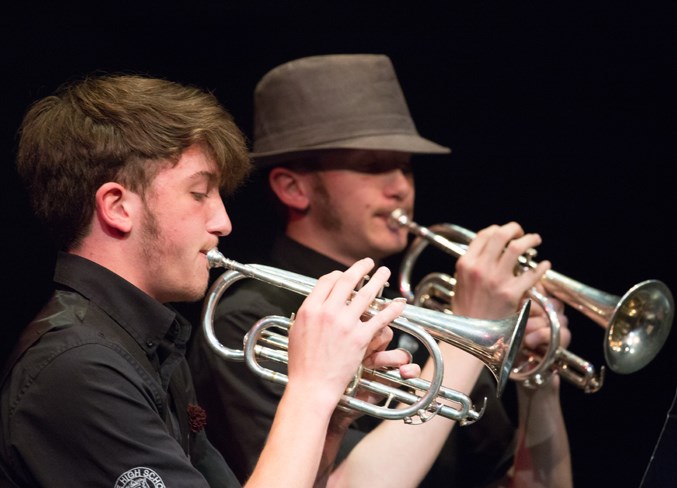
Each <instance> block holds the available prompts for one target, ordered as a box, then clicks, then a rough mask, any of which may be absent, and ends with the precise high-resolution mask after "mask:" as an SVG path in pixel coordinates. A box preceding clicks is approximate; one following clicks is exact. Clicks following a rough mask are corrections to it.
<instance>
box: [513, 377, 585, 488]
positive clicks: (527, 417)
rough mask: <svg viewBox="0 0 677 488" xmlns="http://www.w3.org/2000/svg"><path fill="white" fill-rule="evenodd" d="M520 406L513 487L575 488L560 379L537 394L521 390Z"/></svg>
mask: <svg viewBox="0 0 677 488" xmlns="http://www.w3.org/2000/svg"><path fill="white" fill-rule="evenodd" d="M518 402H519V417H520V422H519V425H520V427H519V431H518V446H517V452H516V455H515V465H514V472H513V483H512V486H514V487H520V488H521V487H527V488H537V487H538V488H545V487H547V488H551V487H562V488H567V487H571V486H572V485H573V480H572V473H571V455H570V451H569V440H568V437H567V432H566V426H565V424H564V418H563V415H562V409H561V406H560V402H559V378H552V379H551V380H550V383H548V384H547V385H544V386H543V387H541V388H538V389H535V390H531V389H527V388H524V387H521V386H520V387H518Z"/></svg>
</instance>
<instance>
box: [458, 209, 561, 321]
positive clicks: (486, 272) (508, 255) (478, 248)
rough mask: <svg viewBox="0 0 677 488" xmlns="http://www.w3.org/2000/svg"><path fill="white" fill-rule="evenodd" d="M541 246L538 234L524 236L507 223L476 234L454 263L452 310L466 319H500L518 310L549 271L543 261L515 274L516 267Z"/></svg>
mask: <svg viewBox="0 0 677 488" xmlns="http://www.w3.org/2000/svg"><path fill="white" fill-rule="evenodd" d="M540 243H541V237H540V236H539V235H538V234H525V233H524V230H523V229H522V227H521V226H520V225H519V224H517V223H515V222H510V223H508V224H505V225H500V226H499V225H492V226H489V227H487V228H486V229H483V230H481V231H480V232H478V233H477V237H476V238H475V239H473V240H472V241H471V242H470V244H469V245H468V249H467V251H466V252H465V254H464V255H463V256H461V257H460V258H459V259H458V261H457V263H456V273H455V276H456V280H457V283H456V287H455V288H454V297H453V303H452V309H453V311H454V313H456V314H460V315H464V316H466V317H477V318H483V319H499V318H501V317H505V316H506V315H508V314H511V313H514V312H515V310H517V309H518V307H519V305H520V303H521V302H522V299H523V298H524V297H525V296H526V294H527V292H528V291H529V290H530V289H531V288H532V287H533V286H534V285H535V284H536V283H537V282H538V281H539V280H540V279H541V277H542V276H543V274H544V273H545V272H546V271H547V270H548V269H550V263H549V262H548V261H542V262H541V263H539V264H538V265H537V266H535V267H534V268H530V269H529V270H528V271H526V272H523V273H519V274H515V265H516V263H517V262H518V260H519V258H520V257H521V256H523V255H524V254H525V253H526V252H527V251H529V250H532V251H530V252H534V251H533V248H535V247H536V246H538V245H539V244H540Z"/></svg>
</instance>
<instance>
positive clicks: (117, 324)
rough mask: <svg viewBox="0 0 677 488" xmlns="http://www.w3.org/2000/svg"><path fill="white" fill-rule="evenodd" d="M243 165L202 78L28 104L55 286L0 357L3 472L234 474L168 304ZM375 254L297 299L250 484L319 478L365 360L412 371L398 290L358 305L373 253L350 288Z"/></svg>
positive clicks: (193, 280)
mask: <svg viewBox="0 0 677 488" xmlns="http://www.w3.org/2000/svg"><path fill="white" fill-rule="evenodd" d="M249 165H250V163H249V158H248V155H247V151H246V148H245V144H244V138H243V137H242V135H241V133H240V131H239V129H238V128H237V127H236V125H235V124H234V123H233V121H232V119H231V117H230V115H229V114H228V113H227V112H226V111H225V109H224V108H223V107H221V105H220V104H219V103H218V101H217V100H216V98H215V97H214V96H213V95H211V94H210V93H207V92H203V91H201V90H199V89H196V88H193V87H188V86H183V85H179V84H176V83H172V82H169V81H165V80H161V79H155V78H148V77H141V76H130V75H121V76H101V77H94V76H92V77H87V78H85V79H83V80H79V81H77V82H73V83H71V84H69V85H66V86H64V87H62V88H61V89H60V90H58V91H57V92H56V93H54V94H53V95H52V96H48V97H45V98H43V99H41V100H39V101H37V102H36V103H35V104H34V105H33V106H32V107H31V108H30V110H29V111H28V112H27V114H26V116H25V118H24V121H23V124H22V126H21V131H20V139H19V146H18V156H17V168H18V171H19V174H20V175H21V176H22V178H23V179H24V181H25V182H26V184H27V185H28V186H29V188H30V190H31V193H30V196H31V200H32V204H33V206H34V208H35V212H36V214H37V216H38V217H40V218H41V219H42V220H43V222H44V223H45V224H46V226H47V228H48V229H49V230H50V231H51V232H52V236H53V238H54V240H55V243H56V245H57V247H58V248H59V249H62V252H60V253H59V255H58V258H57V262H56V270H55V273H54V288H55V289H54V293H53V295H52V296H51V297H50V299H49V300H48V302H47V304H46V305H45V307H44V309H43V310H42V311H41V312H40V313H39V314H38V315H37V317H36V318H35V319H34V320H33V321H32V322H31V323H30V324H28V325H27V326H26V328H25V330H24V332H23V334H22V337H21V339H20V340H19V341H18V343H17V344H16V348H15V349H14V352H13V355H12V356H11V358H10V361H9V364H7V366H6V368H5V370H4V371H3V376H2V389H1V396H0V399H1V402H0V413H1V420H2V430H0V441H1V442H0V468H2V469H1V470H0V485H2V486H21V487H58V488H60V487H64V486H69V487H87V488H93V487H102V488H104V487H105V488H110V487H116V488H130V487H133V486H153V487H161V486H171V487H175V488H176V487H186V488H197V487H208V486H209V487H237V486H240V483H239V482H238V481H237V479H236V478H235V476H234V475H233V473H232V471H231V470H230V468H229V466H228V464H227V463H226V462H224V459H223V457H222V456H221V455H220V454H219V453H218V452H217V451H216V450H215V449H214V448H213V446H212V445H211V444H210V442H209V441H208V439H207V437H206V435H205V432H204V424H205V418H204V417H205V416H204V411H203V410H202V409H201V407H200V406H199V404H198V403H197V401H196V398H195V392H194V389H193V385H192V382H191V376H190V371H189V369H188V366H187V363H186V360H185V349H186V344H187V342H188V339H189V337H190V335H191V326H190V324H189V323H188V322H187V320H185V319H183V318H182V317H181V316H180V315H178V314H177V313H176V311H175V309H174V308H173V307H171V306H168V305H166V304H167V303H168V302H180V301H194V300H199V299H201V298H202V297H203V295H204V292H205V289H206V287H207V284H208V278H209V268H208V260H207V256H206V254H207V253H208V251H209V250H210V249H211V248H213V247H214V246H216V245H217V244H218V242H219V238H220V237H222V236H226V235H228V234H229V233H230V231H231V223H230V219H229V217H228V214H227V213H226V209H225V207H224V204H223V201H222V200H221V191H224V192H226V193H227V192H229V191H232V190H234V189H235V188H236V187H237V185H238V184H239V183H240V181H241V180H242V178H243V177H244V176H245V174H246V173H247V171H248V169H249ZM373 265H374V263H373V261H372V260H371V259H369V258H364V259H361V260H359V261H357V262H356V263H355V264H354V265H353V266H352V267H350V268H349V269H348V270H346V271H345V272H339V271H334V272H331V273H328V274H326V275H325V276H323V277H322V278H321V279H320V280H319V281H318V283H317V286H315V288H314V289H313V290H312V292H310V294H309V295H308V297H307V298H306V299H305V300H304V303H303V305H302V306H301V308H300V309H299V311H298V314H297V317H296V321H295V323H294V326H293V328H292V330H291V331H290V337H289V349H290V351H289V383H288V386H287V389H286V390H285V392H284V394H283V395H282V398H281V399H280V404H279V408H278V410H277V413H276V415H275V419H274V420H273V423H272V427H271V429H270V434H269V437H268V440H267V442H266V443H265V447H264V446H261V447H262V453H261V455H260V457H259V459H258V462H257V466H256V469H254V470H253V472H252V473H251V477H250V479H249V480H248V482H247V486H248V487H255V486H260V487H265V488H269V487H271V486H285V487H308V488H309V487H311V486H313V485H314V484H315V483H317V484H320V485H321V484H324V482H325V481H326V478H325V477H322V476H320V477H319V478H318V472H319V473H321V474H324V473H325V472H326V471H327V470H326V469H325V468H323V467H322V466H323V463H325V464H326V463H331V455H332V453H333V452H334V451H335V450H334V449H333V445H334V443H336V442H338V441H340V437H338V436H337V434H336V432H335V431H336V428H335V427H334V425H335V424H338V425H342V424H343V423H344V422H345V419H344V417H345V416H344V415H343V414H342V413H340V412H338V411H336V405H337V403H338V402H339V399H340V398H341V395H342V394H343V392H344V390H345V387H346V384H348V383H349V382H350V380H351V379H352V377H353V375H354V374H355V371H356V370H357V369H358V367H359V366H360V364H361V363H362V362H363V361H365V362H366V363H367V365H369V366H370V367H380V366H395V367H398V366H402V368H400V370H401V372H402V373H403V374H405V375H407V376H409V375H411V374H414V375H416V374H417V373H418V371H417V368H416V367H415V366H413V367H412V366H411V365H408V364H407V361H408V359H409V358H408V356H407V355H406V354H404V353H402V352H400V351H384V350H383V349H384V347H385V345H386V344H387V343H388V342H389V340H390V338H391V337H392V335H391V334H392V333H391V331H390V329H389V327H388V326H387V325H388V324H389V323H390V322H391V321H392V320H393V319H395V318H396V317H397V316H398V314H399V313H400V311H401V310H402V304H398V303H392V304H391V305H389V306H387V307H386V308H384V309H383V310H382V311H380V312H379V313H377V314H376V315H375V316H373V317H372V318H370V319H369V320H366V321H365V320H363V319H362V315H363V313H364V311H365V310H366V309H367V307H368V306H369V305H370V304H371V303H372V301H373V300H374V298H375V296H376V294H377V291H378V290H379V288H380V287H381V286H382V285H383V284H384V282H385V280H386V279H387V278H388V276H389V271H388V270H387V269H385V268H379V269H378V270H377V271H376V272H375V273H374V278H373V281H372V282H370V283H367V284H366V285H365V286H364V287H362V288H361V289H360V290H359V291H358V292H357V293H354V292H353V290H354V288H355V286H356V284H357V283H358V282H359V281H360V280H361V279H362V277H363V276H364V274H365V273H368V272H370V271H371V270H372V268H373ZM347 300H349V303H347ZM306 402H309V403H311V404H312V405H313V415H312V416H310V417H309V416H307V415H305V414H304V412H303V408H304V407H305V405H306ZM207 422H208V421H207ZM245 436H246V435H245ZM323 452H324V453H325V454H324V457H323ZM328 456H329V457H328ZM257 457H258V456H257Z"/></svg>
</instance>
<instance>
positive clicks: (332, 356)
mask: <svg viewBox="0 0 677 488" xmlns="http://www.w3.org/2000/svg"><path fill="white" fill-rule="evenodd" d="M373 267H374V262H373V261H372V260H371V259H369V258H365V259H362V260H360V261H358V262H356V263H355V264H354V265H353V266H351V267H350V268H349V269H348V270H346V271H345V272H339V271H334V272H332V273H329V274H327V275H324V276H322V277H321V278H320V279H319V280H318V281H317V284H316V285H315V287H314V288H313V290H312V291H311V292H310V293H309V294H308V296H307V297H306V299H305V300H304V302H303V304H302V305H301V308H299V310H298V311H297V313H296V317H295V320H294V326H293V327H292V328H291V330H290V331H289V365H288V366H289V367H288V372H289V383H288V385H287V389H299V390H302V391H304V392H306V393H305V395H308V394H313V395H316V398H315V399H314V401H323V400H326V401H327V402H329V403H331V404H332V405H334V406H335V405H336V404H337V403H338V401H339V399H340V398H341V396H342V395H343V393H344V391H345V389H346V387H347V385H348V384H350V383H351V381H352V379H353V377H354V375H355V372H356V371H357V370H358V368H359V366H360V364H362V363H363V361H364V362H365V366H366V367H383V366H388V367H400V366H402V367H403V368H404V369H403V372H404V374H406V375H407V376H409V375H411V369H412V367H413V368H414V369H415V368H416V367H415V366H413V365H408V361H409V357H408V356H407V355H406V354H404V353H402V352H401V351H385V350H384V349H385V347H386V346H387V344H388V343H389V342H390V340H391V338H392V330H391V329H390V327H388V324H389V323H390V322H392V321H393V320H394V319H395V318H397V317H398V316H399V315H400V313H401V312H402V310H403V308H404V302H402V301H392V302H389V304H388V305H387V306H385V307H384V308H383V309H382V310H380V311H379V312H377V313H375V314H374V315H373V316H372V317H370V318H368V319H362V316H363V314H364V313H365V311H366V310H367V309H368V308H369V307H370V305H371V304H372V303H373V302H374V299H375V298H376V296H377V294H378V293H379V290H380V289H381V287H382V286H383V285H384V283H385V282H386V280H387V279H388V278H389V276H390V270H388V268H385V267H381V268H379V269H377V270H376V271H375V272H374V273H373V275H372V278H371V279H370V280H369V281H368V282H367V283H366V284H365V285H364V286H362V287H361V288H360V289H359V290H358V291H355V287H356V286H357V284H358V283H359V282H360V280H361V279H362V277H363V276H364V275H365V274H367V273H368V272H369V271H370V270H371V269H372V268H373ZM311 392H312V393H311Z"/></svg>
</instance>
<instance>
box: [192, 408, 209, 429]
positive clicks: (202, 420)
mask: <svg viewBox="0 0 677 488" xmlns="http://www.w3.org/2000/svg"><path fill="white" fill-rule="evenodd" d="M188 423H189V424H190V430H191V431H192V432H200V431H201V430H202V429H204V428H205V425H207V412H205V411H204V408H202V407H201V406H200V405H194V404H192V403H190V404H188Z"/></svg>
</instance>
